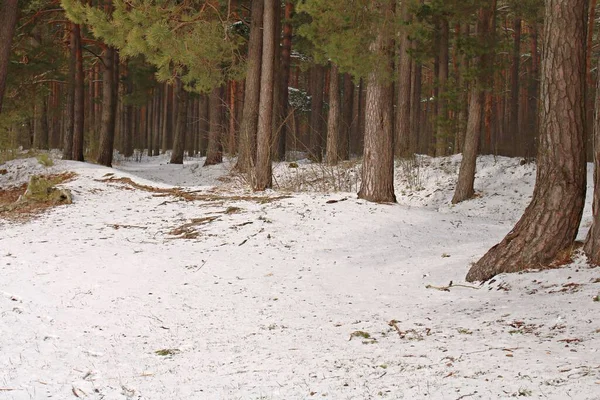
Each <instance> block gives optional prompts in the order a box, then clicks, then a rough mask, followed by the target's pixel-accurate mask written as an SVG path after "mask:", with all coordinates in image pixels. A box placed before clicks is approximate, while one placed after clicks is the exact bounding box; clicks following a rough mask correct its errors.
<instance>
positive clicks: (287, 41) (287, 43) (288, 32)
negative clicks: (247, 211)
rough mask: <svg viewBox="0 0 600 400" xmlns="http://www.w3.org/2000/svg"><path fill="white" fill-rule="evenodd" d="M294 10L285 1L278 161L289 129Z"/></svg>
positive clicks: (284, 148)
mask: <svg viewBox="0 0 600 400" xmlns="http://www.w3.org/2000/svg"><path fill="white" fill-rule="evenodd" d="M293 12H294V3H292V2H291V1H288V2H286V3H285V11H284V20H285V23H284V25H283V40H282V46H281V71H280V73H281V85H280V87H279V89H280V91H281V92H280V93H279V101H280V105H279V110H280V112H281V121H282V123H281V128H280V131H279V135H278V139H277V157H278V159H279V160H280V161H283V160H285V151H286V141H287V136H288V130H289V123H290V116H289V115H288V114H289V111H288V110H289V104H288V101H289V99H288V98H289V89H288V87H289V80H290V67H291V58H292V34H293V27H292V21H291V19H292V14H293Z"/></svg>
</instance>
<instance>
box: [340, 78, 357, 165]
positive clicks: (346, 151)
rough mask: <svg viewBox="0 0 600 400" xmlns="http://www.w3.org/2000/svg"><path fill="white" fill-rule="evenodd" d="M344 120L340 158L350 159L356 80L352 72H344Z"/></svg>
mask: <svg viewBox="0 0 600 400" xmlns="http://www.w3.org/2000/svg"><path fill="white" fill-rule="evenodd" d="M342 99H343V100H342V120H341V130H340V153H339V154H340V160H349V159H350V132H351V129H352V128H351V127H352V121H353V120H354V115H353V113H352V111H353V108H352V103H353V101H354V82H352V76H351V75H350V74H344V93H343V98H342Z"/></svg>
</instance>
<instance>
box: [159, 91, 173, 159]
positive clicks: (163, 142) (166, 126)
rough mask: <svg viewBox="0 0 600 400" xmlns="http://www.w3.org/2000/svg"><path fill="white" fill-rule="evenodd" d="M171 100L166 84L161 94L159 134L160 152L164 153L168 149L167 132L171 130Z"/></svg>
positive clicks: (170, 92)
mask: <svg viewBox="0 0 600 400" xmlns="http://www.w3.org/2000/svg"><path fill="white" fill-rule="evenodd" d="M171 100H172V87H171V85H169V84H168V83H165V91H164V92H163V103H162V107H163V108H162V113H161V115H162V125H161V134H160V152H161V153H162V154H164V153H166V152H167V150H168V149H169V131H170V130H171V118H170V116H171V107H169V106H170V105H171Z"/></svg>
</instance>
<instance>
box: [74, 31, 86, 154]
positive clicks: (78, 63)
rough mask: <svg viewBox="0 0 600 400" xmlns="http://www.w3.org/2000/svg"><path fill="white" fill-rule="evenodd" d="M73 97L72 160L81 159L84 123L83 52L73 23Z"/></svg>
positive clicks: (79, 35)
mask: <svg viewBox="0 0 600 400" xmlns="http://www.w3.org/2000/svg"><path fill="white" fill-rule="evenodd" d="M73 30H74V31H75V33H74V35H73V37H74V40H75V44H74V46H75V95H74V96H75V97H74V105H73V118H74V120H73V160H75V161H83V133H84V132H83V130H84V123H85V93H84V88H85V82H84V78H85V77H84V75H83V54H82V47H81V27H80V26H79V25H75V26H74V27H73Z"/></svg>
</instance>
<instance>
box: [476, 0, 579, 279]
mask: <svg viewBox="0 0 600 400" xmlns="http://www.w3.org/2000/svg"><path fill="white" fill-rule="evenodd" d="M587 5H588V2H587V0H546V12H545V26H544V34H543V40H544V46H543V48H544V54H543V59H542V69H541V77H542V91H541V98H542V99H543V106H542V107H541V111H540V128H541V129H540V132H541V133H540V144H539V152H538V160H537V177H536V184H535V188H534V191H533V198H532V200H531V203H530V204H529V206H528V207H527V209H526V210H525V213H524V214H523V216H522V217H521V219H520V220H519V222H517V224H516V226H515V227H514V229H513V230H512V231H511V232H510V233H509V234H508V235H507V236H506V237H505V238H504V239H503V240H502V242H500V243H499V244H497V245H496V246H494V247H492V248H491V249H490V251H488V252H487V254H486V255H484V256H483V257H482V258H481V259H480V260H479V261H478V262H477V263H476V264H475V265H473V267H472V268H471V270H470V271H469V273H468V275H467V280H468V281H484V280H487V279H490V278H492V277H493V276H494V275H497V274H499V273H505V272H517V271H522V270H524V269H527V268H540V267H552V266H553V264H554V263H555V264H556V265H560V264H561V263H564V262H565V261H566V260H569V259H570V254H571V251H572V246H573V243H574V240H575V238H576V236H577V230H578V227H579V222H580V220H581V215H582V212H583V205H584V200H585V190H586V182H585V180H586V163H585V148H584V147H585V146H584V137H585V102H584V98H585V60H586V57H585V31H586V15H587Z"/></svg>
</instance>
